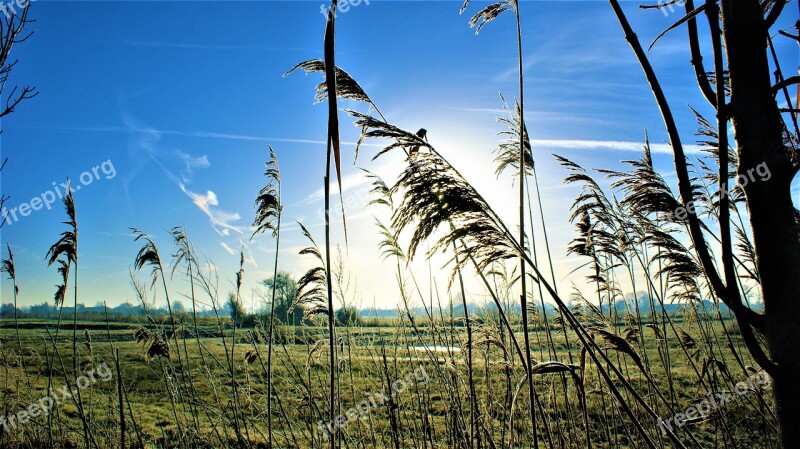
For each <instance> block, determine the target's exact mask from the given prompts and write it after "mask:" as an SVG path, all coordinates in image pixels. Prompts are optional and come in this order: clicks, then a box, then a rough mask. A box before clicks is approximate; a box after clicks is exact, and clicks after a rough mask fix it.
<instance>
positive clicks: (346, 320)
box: [336, 307, 361, 326]
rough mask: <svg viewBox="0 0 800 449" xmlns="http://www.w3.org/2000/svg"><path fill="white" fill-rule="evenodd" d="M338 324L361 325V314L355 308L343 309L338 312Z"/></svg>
mask: <svg viewBox="0 0 800 449" xmlns="http://www.w3.org/2000/svg"><path fill="white" fill-rule="evenodd" d="M336 324H337V325H341V326H357V325H359V324H361V314H360V313H359V311H358V309H356V308H355V307H342V308H340V309H339V310H337V311H336Z"/></svg>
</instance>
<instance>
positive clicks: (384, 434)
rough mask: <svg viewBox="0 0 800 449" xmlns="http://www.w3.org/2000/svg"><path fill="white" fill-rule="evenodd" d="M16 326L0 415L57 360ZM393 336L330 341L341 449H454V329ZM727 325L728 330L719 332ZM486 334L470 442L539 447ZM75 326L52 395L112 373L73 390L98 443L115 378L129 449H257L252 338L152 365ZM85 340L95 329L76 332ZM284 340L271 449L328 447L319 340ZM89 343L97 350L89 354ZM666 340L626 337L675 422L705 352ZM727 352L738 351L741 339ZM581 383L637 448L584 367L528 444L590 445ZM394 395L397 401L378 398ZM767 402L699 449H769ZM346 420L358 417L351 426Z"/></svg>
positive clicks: (112, 441)
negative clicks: (733, 446) (75, 343)
mask: <svg viewBox="0 0 800 449" xmlns="http://www.w3.org/2000/svg"><path fill="white" fill-rule="evenodd" d="M19 324H20V328H21V329H20V335H21V339H22V343H23V348H24V349H23V351H22V352H21V353H20V352H19V351H18V350H17V344H16V337H15V332H14V329H13V326H12V325H11V324H10V323H8V322H5V323H4V325H3V328H2V330H1V331H0V338H1V339H2V342H3V352H2V354H3V359H2V365H3V366H2V373H0V375H2V378H3V384H4V386H5V388H4V389H3V404H4V415H5V416H6V417H7V418H8V417H10V416H12V415H15V414H16V413H17V412H18V411H20V410H23V409H26V408H27V407H28V406H29V405H30V404H34V403H37V402H38V401H40V400H41V399H42V398H43V397H46V396H48V394H47V391H48V390H47V387H48V385H47V383H48V366H47V359H48V356H50V355H52V353H53V349H52V348H53V346H52V344H51V342H52V339H53V338H54V337H55V335H54V334H55V331H54V328H55V325H56V322H55V321H52V322H51V321H47V320H22V321H20V323H19ZM396 324H397V326H391V327H370V328H366V327H360V328H359V327H350V328H340V329H338V332H339V335H340V342H339V347H338V351H337V352H338V356H339V367H338V368H339V371H338V376H337V378H338V379H339V382H338V390H339V392H340V397H341V406H340V410H339V411H338V412H337V415H343V416H345V417H347V418H350V419H351V421H350V422H348V423H346V424H344V425H342V426H341V429H342V432H341V438H342V441H343V443H344V445H345V446H346V447H363V448H367V447H455V446H458V442H459V441H460V440H463V439H464V438H465V435H464V433H465V432H467V431H468V428H469V425H470V386H469V382H468V379H467V377H468V372H467V366H466V351H465V349H466V348H465V346H464V343H465V342H464V341H463V338H462V336H463V327H462V323H459V322H458V320H456V321H454V322H451V321H450V320H448V319H447V318H445V319H444V320H439V321H434V322H433V325H432V326H431V325H430V324H431V323H430V322H425V323H420V324H416V325H415V326H410V325H409V323H408V322H397V323H396ZM731 324H732V323H730V322H728V323H727V325H728V326H729V327H730V326H731ZM480 326H482V327H486V328H487V329H485V330H482V332H484V333H486V334H488V335H487V336H486V338H485V341H484V342H480V341H476V342H474V360H473V366H472V367H473V371H474V374H473V375H474V392H475V398H476V401H475V407H477V408H478V409H479V410H480V415H479V416H478V421H479V423H480V428H481V431H480V432H479V434H480V436H479V437H478V438H480V440H481V441H482V444H481V447H483V446H486V447H492V446H493V445H494V446H496V447H500V446H504V445H513V446H515V447H516V446H517V444H514V442H519V445H527V443H523V442H526V441H530V440H531V439H532V438H533V435H532V433H531V429H532V428H531V426H530V422H529V421H526V417H527V416H528V410H529V409H530V398H529V397H527V395H526V394H525V389H524V388H519V387H520V385H521V384H520V381H521V380H524V370H523V369H522V368H521V365H520V362H519V360H518V358H517V357H516V356H515V354H514V353H513V352H508V351H506V350H505V346H504V344H503V343H502V342H501V341H498V342H493V341H492V340H491V339H492V335H491V334H492V333H491V331H490V329H489V328H491V327H492V326H494V327H496V323H491V322H486V323H481V324H480ZM679 326H680V328H681V329H686V332H687V334H697V332H698V331H699V329H700V326H707V327H706V330H707V331H708V332H710V333H711V334H717V336H718V335H719V334H720V333H721V326H720V325H719V324H718V323H717V324H713V323H705V324H703V323H702V322H694V323H686V322H683V323H680V324H679ZM69 327H71V326H67V328H69ZM78 327H79V335H83V337H82V338H81V342H79V351H78V354H79V356H78V357H79V360H78V366H79V367H80V368H79V373H77V374H76V373H73V372H72V371H71V369H70V367H71V366H72V359H71V354H72V348H71V344H70V340H71V334H70V332H69V331H71V329H62V330H61V331H60V332H59V336H58V344H57V345H56V347H57V351H56V353H55V358H54V366H53V367H52V374H53V376H52V379H53V385H52V386H51V389H52V390H58V389H60V388H61V387H62V386H63V385H65V383H66V382H69V385H70V387H69V388H70V389H71V390H73V391H74V390H75V389H76V387H77V384H76V379H77V378H78V377H80V375H85V374H86V373H88V372H90V371H92V370H93V369H94V370H96V371H97V372H101V373H103V374H104V375H106V374H107V377H102V378H101V377H100V376H99V375H98V376H95V381H94V382H91V383H90V384H89V385H88V386H86V388H85V389H83V390H82V391H81V396H82V403H83V407H84V415H85V419H86V420H87V424H88V426H89V427H90V430H91V434H92V439H93V441H94V444H97V446H98V447H103V448H106V447H108V448H111V447H119V444H120V429H121V419H120V410H119V407H120V400H119V398H120V392H119V391H118V386H119V385H118V382H121V383H122V386H123V391H122V408H123V410H122V413H123V414H124V420H125V426H126V434H127V441H128V445H129V446H130V447H181V446H185V447H226V446H229V447H247V446H250V447H267V437H266V434H267V420H266V416H265V413H266V391H267V388H269V385H268V383H267V382H266V376H265V366H264V364H265V357H266V345H264V344H263V343H261V342H259V341H263V340H262V338H263V337H262V334H263V333H262V332H261V331H260V330H256V331H255V332H254V330H253V329H236V332H235V335H234V332H233V329H230V328H228V329H226V331H225V338H224V339H223V338H222V335H221V334H219V329H214V328H206V329H202V330H203V331H206V333H209V334H211V333H214V332H215V331H216V332H217V333H218V335H219V336H218V337H205V338H201V339H195V338H192V337H191V336H190V335H188V333H189V331H184V332H182V333H180V335H181V336H182V337H186V338H185V339H184V338H181V339H179V340H178V343H179V345H180V347H179V348H178V350H177V351H176V348H175V346H174V340H172V339H168V341H169V343H170V345H169V352H170V354H169V358H167V357H164V356H163V355H162V356H159V355H155V356H154V354H152V353H151V354H149V355H148V349H149V344H148V342H147V341H140V342H136V341H134V333H135V330H136V329H141V328H140V327H138V325H137V326H133V325H126V324H124V323H108V324H106V323H103V322H79V323H78ZM633 328H635V326H634V327H633ZM84 329H89V330H87V331H86V332H84V331H83V330H84ZM619 331H620V332H623V329H619ZM645 331H646V330H645ZM294 333H295V335H296V338H297V339H296V340H295V341H306V342H309V343H308V344H297V343H289V344H281V345H276V347H275V348H274V350H275V352H274V360H273V375H272V377H273V388H274V390H273V391H274V400H275V404H274V409H273V432H274V435H275V438H276V443H275V447H319V446H321V445H324V444H326V442H327V434H326V432H325V430H324V429H325V428H327V429H328V431H330V430H331V429H333V428H335V427H336V426H335V425H334V426H330V427H328V426H327V419H326V418H327V410H326V408H325V399H326V396H327V389H326V383H325V380H326V376H327V375H328V367H327V362H326V359H327V347H326V345H325V344H324V343H325V340H324V338H325V329H324V328H313V327H300V328H296V329H294ZM86 335H88V338H89V340H90V341H91V343H89V344H88V345H87V344H86V342H85V340H86V338H87V337H86ZM551 335H552V338H553V339H554V341H553V345H552V348H555V349H556V350H557V353H556V354H547V353H546V352H547V351H548V349H546V348H547V347H548V345H546V344H544V343H543V340H544V339H546V338H547V333H546V332H544V331H542V330H541V329H540V330H537V331H534V332H532V335H531V340H532V343H533V348H534V356H535V358H536V360H537V361H544V360H572V361H573V362H574V363H576V364H577V363H579V361H578V360H579V358H580V350H579V349H578V348H577V347H576V345H575V344H574V343H572V344H571V345H569V348H568V345H567V344H566V341H565V339H564V335H563V333H560V332H558V331H557V330H555V329H554V330H553V332H552V333H551ZM647 335H648V336H649V335H651V334H647ZM517 338H520V336H519V335H517ZM573 338H574V337H573ZM284 340H290V341H291V340H292V339H284ZM642 340H643V342H642ZM668 341H669V342H668V344H666V345H663V344H662V342H661V341H660V340H659V339H656V338H644V339H640V340H639V341H636V339H634V342H635V343H634V344H635V346H636V349H635V350H636V351H637V352H636V353H637V354H640V355H641V357H642V359H643V360H644V361H645V363H647V364H648V366H650V367H652V368H651V369H649V370H648V371H649V375H650V376H652V378H653V381H654V385H658V386H662V388H663V390H662V393H663V394H664V395H665V396H666V397H667V398H668V399H667V403H668V404H670V405H671V406H672V408H673V410H675V411H682V410H684V409H686V408H687V407H689V406H691V405H693V404H695V403H696V402H698V401H699V400H701V399H702V396H703V395H702V393H701V389H700V387H699V386H698V383H697V375H696V374H695V373H693V372H692V370H693V369H702V370H704V371H705V370H706V369H707V367H706V366H705V365H706V364H707V360H708V355H707V354H703V349H702V343H700V344H699V345H697V346H695V347H694V351H697V355H696V357H695V368H693V367H692V365H691V364H690V363H689V358H686V357H682V356H681V352H682V344H681V342H680V341H679V340H678V339H668ZM313 342H319V343H318V344H314V343H313ZM732 342H733V344H734V345H736V346H740V345H741V342H740V341H739V340H738V338H734V339H732ZM115 351H118V354H119V367H120V371H119V374H118V373H117V372H116V368H115V367H116V363H115V358H114V355H113V354H114V353H115ZM176 352H179V353H180V357H178V356H177V354H176ZM666 353H669V354H670V355H671V360H672V361H671V362H670V364H669V370H665V369H663V367H662V366H660V365H661V364H660V362H658V360H660V359H663V355H664V354H666ZM609 354H610V356H611V359H612V362H613V363H614V364H616V365H617V366H618V367H619V368H620V370H621V371H622V372H623V373H625V374H626V377H627V378H628V380H629V382H630V383H631V384H632V386H633V387H634V388H635V389H636V390H638V391H640V392H642V395H643V396H644V397H645V398H646V400H647V401H648V402H650V401H652V400H653V398H654V397H655V395H656V391H655V390H654V389H653V388H651V386H650V385H649V384H648V382H647V380H646V378H645V376H644V375H643V374H642V373H641V372H639V371H638V370H637V367H636V363H635V361H634V359H632V358H631V356H630V355H629V354H625V353H623V352H619V351H610V352H609ZM21 355H22V357H21ZM179 358H180V361H179V360H178V359H179ZM719 361H720V362H721V363H722V364H724V365H725V366H726V368H725V370H728V369H729V370H730V371H729V372H730V376H732V377H731V380H735V381H739V380H746V379H747V377H748V376H751V375H752V374H753V373H747V374H746V373H745V372H742V370H741V369H738V368H737V367H736V361H735V360H732V359H731V358H730V357H729V358H726V359H724V360H719ZM23 363H24V368H23ZM104 364H105V365H104ZM701 365H702V366H701ZM720 366H721V365H720ZM104 367H107V368H104ZM728 367H729V368H728ZM710 372H711V371H709V373H710ZM562 375H563V376H562ZM704 377H705V376H704ZM398 380H401V381H402V382H401V383H397V384H396V385H394V387H392V384H395V382H396V381H398ZM707 380H708V381H710V382H714V381H715V382H719V384H720V385H721V386H722V385H726V384H727V383H728V382H727V381H726V380H725V379H712V378H711V376H710V375H709V376H708V379H707ZM579 385H582V387H583V389H584V390H585V401H586V419H587V420H588V432H589V433H590V437H591V439H592V441H593V447H638V444H637V443H635V440H633V439H632V438H630V435H631V434H632V433H633V432H634V430H633V429H632V427H631V424H630V422H628V421H627V420H626V419H625V418H624V417H623V416H622V415H621V412H620V411H619V410H617V409H616V404H613V403H612V402H611V400H610V398H609V397H607V396H608V394H609V392H608V391H607V386H604V385H603V382H601V381H600V379H599V378H598V375H597V372H596V371H594V370H592V369H591V366H589V367H587V369H586V371H585V375H584V378H583V380H582V381H579V382H576V381H575V380H574V379H570V375H569V374H568V373H567V374H565V373H564V372H560V373H556V374H543V375H539V376H536V392H537V395H538V401H539V402H540V404H539V405H538V406H537V408H539V409H540V410H543V411H544V413H543V414H539V415H538V417H537V420H538V421H537V422H538V426H537V427H538V431H539V432H540V433H541V434H540V435H538V437H539V438H544V436H543V435H545V434H549V436H548V438H552V439H553V440H554V445H555V447H558V446H563V447H577V446H576V445H577V444H580V443H579V442H580V441H582V440H583V438H584V436H583V435H580V433H581V432H583V431H584V430H583V429H582V424H581V420H582V419H583V418H582V405H581V399H582V396H583V393H582V392H581V391H580V389H581V387H580V386H579ZM620 388H621V386H620ZM390 391H392V392H393V393H392V394H391V395H387V394H386V393H387V392H390ZM56 396H58V395H56ZM768 398H769V393H768V392H767V391H763V390H761V389H759V390H758V391H752V392H749V393H747V394H745V395H743V396H742V397H741V399H739V400H737V401H736V402H732V403H730V404H726V405H725V406H724V408H723V409H720V410H714V414H716V415H717V416H721V415H724V417H725V418H724V420H722V419H719V418H714V417H713V416H712V417H711V419H709V420H708V421H706V422H704V423H698V424H693V425H691V426H690V427H689V428H690V429H691V430H692V432H693V434H694V437H695V438H697V439H698V441H701V442H703V443H704V447H705V445H706V444H708V445H709V447H713V446H715V445H714V441H715V440H716V439H717V437H716V436H715V435H716V434H717V433H718V432H720V429H719V425H720V424H722V423H727V425H728V426H729V427H730V428H732V429H735V434H734V437H735V439H736V440H737V441H738V442H739V443H740V444H752V446H751V447H761V446H757V445H758V444H764V447H766V446H767V445H768V441H769V439H770V438H772V437H770V435H771V432H772V430H771V429H772V426H773V425H774V424H772V419H771V418H770V417H769V416H762V413H766V412H764V408H765V400H767V401H768V400H769V399H768ZM631 401H632V402H633V400H632V399H631ZM656 402H657V401H656ZM365 403H367V405H364V404H365ZM512 403H514V408H513V409H512V408H511V404H512ZM359 404H361V405H360V409H359ZM654 408H655V409H656V410H657V411H658V413H659V416H662V417H663V419H665V420H666V419H667V418H669V417H670V416H671V413H670V411H669V410H668V409H667V407H666V406H664V405H656V406H655V407H654ZM350 409H353V411H351V412H350V415H348V410H350ZM754 411H760V413H754ZM635 412H636V414H637V416H640V417H641V420H642V421H643V422H646V423H647V424H648V425H649V426H652V422H653V420H652V419H651V418H650V417H648V416H647V414H646V413H645V412H644V411H643V409H641V408H639V409H637V410H636V411H635ZM320 423H323V425H322V426H320ZM82 425H83V424H82V420H81V418H80V416H79V413H78V410H77V407H76V402H75V401H73V400H72V399H64V400H63V402H61V403H60V404H58V405H56V406H55V407H53V408H52V410H50V413H49V414H48V415H46V416H45V415H40V416H38V417H32V418H30V421H28V422H27V423H25V424H19V426H18V427H17V428H16V429H13V428H10V430H11V432H10V434H5V435H4V436H3V440H2V441H3V446H4V447H37V445H43V447H49V446H50V444H51V442H50V441H51V439H52V441H53V443H52V444H54V445H59V446H60V447H79V446H80V445H81V429H82ZM512 431H513V432H512ZM328 433H329V432H328ZM679 433H680V432H679ZM652 436H653V438H654V439H658V440H660V441H662V443H663V444H666V445H667V447H670V443H669V441H668V440H666V437H665V436H664V435H661V434H660V433H653V434H652ZM607 438H610V440H607ZM759 441H760V443H757V442H759ZM490 442H493V443H490Z"/></svg>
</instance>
